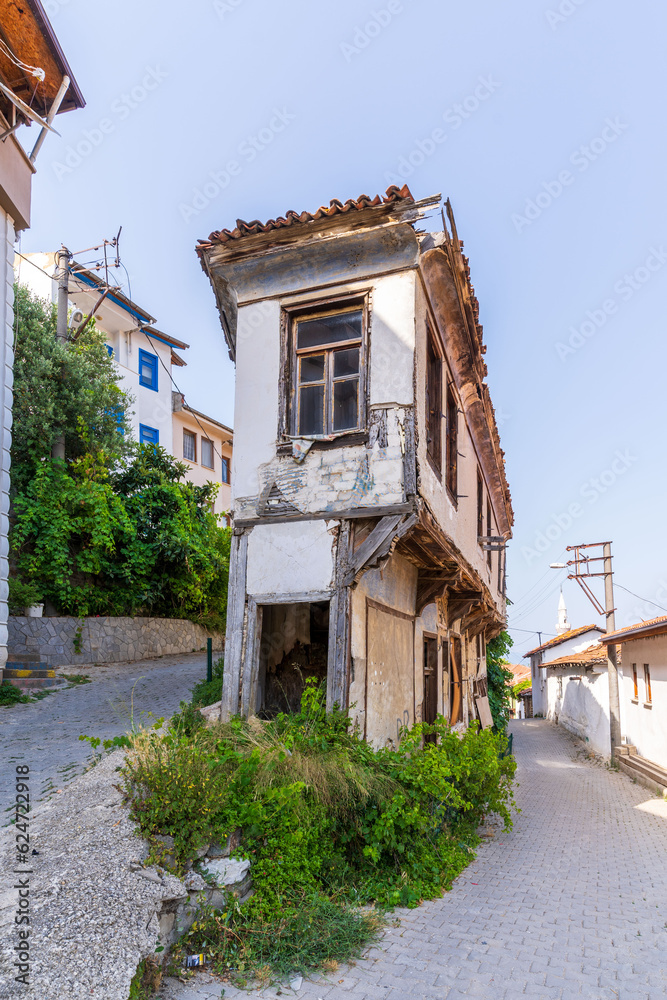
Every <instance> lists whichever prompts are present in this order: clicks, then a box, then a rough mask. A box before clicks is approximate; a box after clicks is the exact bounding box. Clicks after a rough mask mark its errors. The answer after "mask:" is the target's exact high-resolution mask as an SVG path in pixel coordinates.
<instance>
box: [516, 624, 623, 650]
mask: <svg viewBox="0 0 667 1000" xmlns="http://www.w3.org/2000/svg"><path fill="white" fill-rule="evenodd" d="M591 629H597V630H598V632H604V629H603V628H600V626H599V625H580V626H579V628H571V629H570V631H569V632H561V634H560V635H557V636H554V638H553V639H549V641H548V642H543V643H542V645H541V646H536V647H535V649H529V650H528V652H527V653H524V654H523V655H524V657H525V656H532V654H533V653H539V652H540V650H541V649H551V647H552V646H558V645H559V644H560V643H561V642H567V640H568V639H576V637H577V636H578V635H583V634H584V632H590V631H591Z"/></svg>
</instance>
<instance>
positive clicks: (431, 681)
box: [422, 636, 438, 742]
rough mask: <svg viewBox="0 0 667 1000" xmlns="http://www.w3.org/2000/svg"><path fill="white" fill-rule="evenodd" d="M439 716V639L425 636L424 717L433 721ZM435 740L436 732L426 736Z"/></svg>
mask: <svg viewBox="0 0 667 1000" xmlns="http://www.w3.org/2000/svg"><path fill="white" fill-rule="evenodd" d="M437 717H438V640H437V639H436V638H432V637H426V636H424V704H423V707H422V719H423V721H424V722H428V723H433V722H435V720H436V719H437ZM424 739H425V740H429V741H430V742H435V734H434V733H431V734H430V735H428V736H425V737H424Z"/></svg>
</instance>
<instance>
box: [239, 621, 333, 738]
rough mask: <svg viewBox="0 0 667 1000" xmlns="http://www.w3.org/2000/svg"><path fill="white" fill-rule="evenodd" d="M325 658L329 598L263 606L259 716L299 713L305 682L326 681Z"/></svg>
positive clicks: (327, 648) (326, 656)
mask: <svg viewBox="0 0 667 1000" xmlns="http://www.w3.org/2000/svg"><path fill="white" fill-rule="evenodd" d="M328 657H329V602H328V601H318V602H315V603H299V604H265V605H263V607H262V639H261V645H260V660H259V697H258V703H259V711H258V713H257V714H258V715H259V717H260V718H261V719H273V718H275V716H276V715H278V713H279V712H287V713H293V712H298V711H299V709H300V708H301V696H302V694H303V692H304V689H305V686H306V681H307V680H308V679H309V678H311V677H313V678H315V680H317V681H318V682H320V683H324V684H326V677H327V661H328Z"/></svg>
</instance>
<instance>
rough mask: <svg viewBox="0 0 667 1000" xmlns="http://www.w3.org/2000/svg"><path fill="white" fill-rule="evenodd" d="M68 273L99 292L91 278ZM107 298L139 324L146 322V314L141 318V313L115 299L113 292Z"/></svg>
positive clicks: (76, 273) (80, 274) (79, 272)
mask: <svg viewBox="0 0 667 1000" xmlns="http://www.w3.org/2000/svg"><path fill="white" fill-rule="evenodd" d="M70 273H71V274H72V276H73V277H75V278H78V279H79V280H80V281H83V283H84V285H88V287H89V288H94V289H96V291H100V286H99V285H98V284H97V283H96V282H94V281H93V280H92V279H91V278H88V277H87V276H86V275H85V274H82V273H81V271H71V272H70ZM107 298H108V299H111V301H112V302H115V303H116V305H117V306H120V307H121V309H124V310H125V312H129V314H130V316H134V317H136V319H138V320H139V321H140V322H141V323H146V322H148V320H147V319H146V314H145V313H144V315H143V316H142V315H141V313H138V312H137V311H136V309H132V307H131V306H128V305H127V304H126V303H125V302H123V301H122V300H121V299H119V298H117V297H116V296H115V295H114V294H113V292H109V294H108V295H107Z"/></svg>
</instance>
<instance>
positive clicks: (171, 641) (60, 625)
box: [8, 615, 223, 667]
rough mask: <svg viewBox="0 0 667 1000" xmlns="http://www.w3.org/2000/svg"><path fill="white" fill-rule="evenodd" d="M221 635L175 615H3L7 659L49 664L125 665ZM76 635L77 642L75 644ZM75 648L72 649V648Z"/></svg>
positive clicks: (218, 643) (216, 644) (218, 646)
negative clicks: (33, 658) (30, 659)
mask: <svg viewBox="0 0 667 1000" xmlns="http://www.w3.org/2000/svg"><path fill="white" fill-rule="evenodd" d="M209 636H211V637H212V638H213V649H214V651H216V652H220V651H221V650H222V641H223V640H222V635H221V634H220V633H212V632H207V631H206V629H204V628H202V627H201V625H195V624H194V622H190V621H184V620H182V619H180V618H70V617H67V618H64V617H63V618H27V617H23V616H18V615H10V617H9V641H8V659H9V660H13V659H19V658H20V657H21V656H25V654H26V653H32V654H39V656H40V660H42V661H43V662H46V663H48V664H49V665H50V666H54V667H64V666H79V665H81V666H83V665H88V664H93V663H127V662H131V661H133V660H147V659H150V658H151V657H155V656H164V655H167V654H170V653H172V654H173V653H191V652H193V650H199V649H202V648H204V647H205V646H206V640H207V638H208V637H209ZM77 637H79V638H80V641H79V642H77V641H76V640H77ZM77 647H78V648H79V649H80V652H78V653H77V652H76V648H77Z"/></svg>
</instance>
